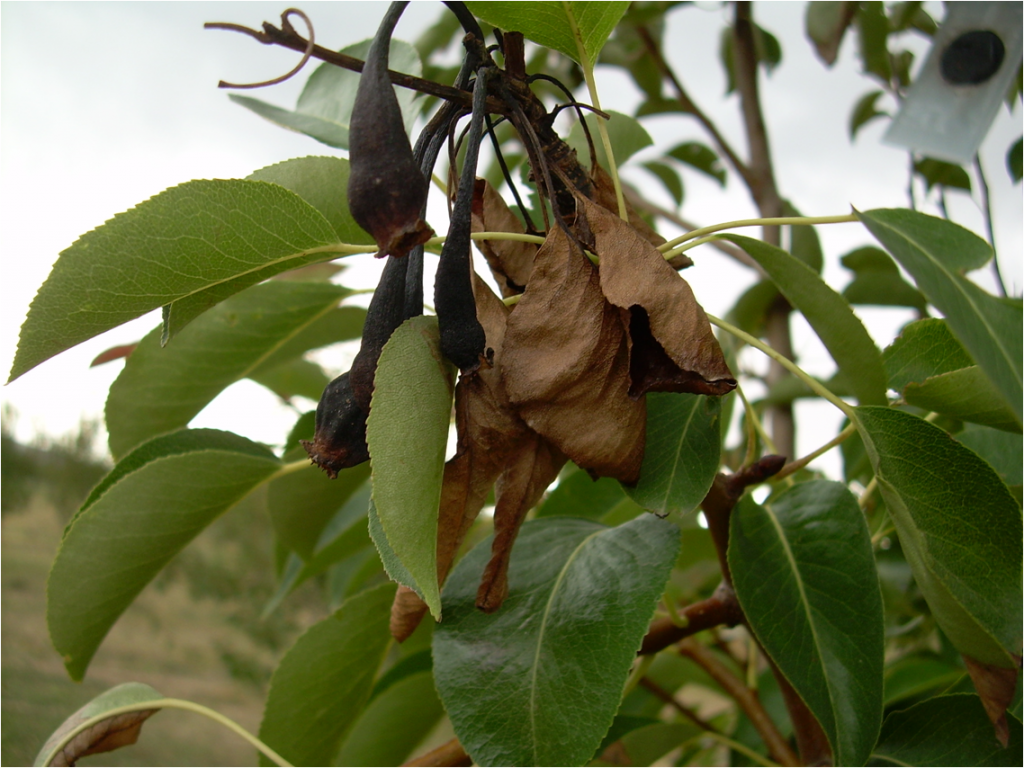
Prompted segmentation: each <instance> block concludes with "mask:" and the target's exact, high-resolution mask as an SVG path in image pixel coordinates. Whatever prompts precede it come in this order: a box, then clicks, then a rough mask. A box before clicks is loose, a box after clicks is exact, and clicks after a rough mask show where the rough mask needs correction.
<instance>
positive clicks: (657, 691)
mask: <svg viewBox="0 0 1024 768" xmlns="http://www.w3.org/2000/svg"><path fill="white" fill-rule="evenodd" d="M640 685H642V686H643V687H644V688H646V689H647V690H648V691H650V692H651V693H653V694H654V695H655V696H656V697H657V698H659V699H661V700H662V701H663V702H665V703H666V704H668V705H669V706H671V707H672V708H673V709H675V710H676V711H677V712H678V713H679V714H681V715H682V716H683V717H685V718H686V719H687V720H690V721H691V722H693V724H694V725H696V726H697V727H698V728H700V729H701V730H703V731H711V732H712V733H721V731H720V730H718V729H717V728H715V726H713V725H712V724H711V723H709V722H708V721H707V720H704V719H703V718H701V717H700V715H698V714H697V713H696V712H694V711H693V710H692V709H690V708H689V707H687V706H684V705H682V704H680V703H679V702H678V701H677V700H676V697H675V696H673V695H672V694H671V693H669V692H668V691H666V690H665V689H664V688H662V687H661V686H660V685H658V684H657V683H656V682H654V681H653V680H651V679H650V678H649V677H641V678H640Z"/></svg>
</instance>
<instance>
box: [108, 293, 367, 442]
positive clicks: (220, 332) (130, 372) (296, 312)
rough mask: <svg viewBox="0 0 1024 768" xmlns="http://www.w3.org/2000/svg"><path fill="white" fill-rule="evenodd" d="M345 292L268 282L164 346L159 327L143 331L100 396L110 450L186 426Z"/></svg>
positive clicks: (221, 306) (235, 298) (226, 303)
mask: <svg viewBox="0 0 1024 768" xmlns="http://www.w3.org/2000/svg"><path fill="white" fill-rule="evenodd" d="M347 293H348V291H347V290H346V289H344V288H341V287H339V286H336V285H331V284H330V283H291V282H280V281H270V282H267V283H264V284H263V285H255V286H253V287H252V288H249V289H248V290H246V291H243V292H242V293H239V294H237V295H235V296H232V297H231V298H230V299H228V300H226V301H224V302H222V303H221V304H219V305H218V306H216V307H214V308H213V309H212V310H210V311H209V312H207V313H205V314H204V315H203V316H202V317H200V318H197V319H196V321H195V322H193V323H191V324H189V326H188V327H187V328H185V329H183V330H182V332H181V333H180V334H179V335H178V336H177V337H176V338H175V339H174V341H173V343H171V344H169V345H167V346H166V347H162V346H161V345H160V337H161V329H160V328H157V329H155V330H154V331H152V332H150V333H149V334H148V335H147V336H146V338H144V339H143V340H142V341H141V342H140V343H139V345H138V347H136V349H135V351H134V352H133V353H132V355H131V356H130V357H129V358H128V360H127V362H126V363H125V366H124V369H123V370H122V371H121V373H120V375H119V376H118V377H117V379H116V380H115V381H114V383H113V384H112V385H111V387H110V393H109V394H108V396H107V404H106V412H105V415H106V424H107V431H108V433H109V435H110V439H109V442H110V451H111V453H112V454H113V455H114V456H115V457H120V456H124V455H125V453H127V451H129V450H130V449H131V448H134V447H135V446H136V445H139V444H140V443H142V442H144V441H146V440H148V439H150V438H151V437H154V436H156V435H159V434H163V433H165V432H170V431H172V430H175V429H180V428H181V427H184V426H186V425H187V424H188V423H189V422H190V421H191V420H192V418H193V417H194V416H195V415H196V414H198V413H199V412H200V411H201V410H202V409H203V408H205V407H206V405H207V404H208V403H210V401H212V400H213V399H214V398H215V397H216V396H217V395H218V394H220V393H221V392H222V391H223V390H224V389H225V388H227V387H228V385H230V384H233V383H234V382H236V381H238V380H239V379H243V378H245V377H246V376H248V375H249V374H250V373H252V372H253V371H255V370H256V369H257V368H259V367H260V365H261V364H262V363H263V362H264V361H265V360H266V359H267V358H268V357H270V356H271V355H273V354H274V353H275V352H276V351H277V350H278V349H280V348H281V347H282V346H283V345H285V344H286V343H287V342H288V341H289V340H290V339H291V338H293V337H295V336H296V335H297V334H299V333H300V332H301V331H302V330H304V329H305V328H307V327H309V326H310V325H311V324H313V323H315V322H316V321H317V320H318V319H319V318H321V317H323V316H324V315H325V314H326V313H328V312H330V311H331V309H332V308H333V307H334V306H335V305H337V303H338V302H339V301H340V300H341V299H342V298H344V296H345V295H346V294H347Z"/></svg>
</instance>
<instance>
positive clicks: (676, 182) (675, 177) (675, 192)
mask: <svg viewBox="0 0 1024 768" xmlns="http://www.w3.org/2000/svg"><path fill="white" fill-rule="evenodd" d="M643 166H644V168H646V169H647V170H648V171H650V172H651V173H652V174H654V175H655V176H656V177H657V178H658V181H660V182H661V183H662V185H663V186H664V187H665V189H667V190H668V193H669V194H670V195H672V199H673V200H674V201H675V203H676V205H677V206H678V205H682V202H683V180H682V179H681V178H680V177H679V174H678V173H677V172H676V169H675V168H673V167H672V166H670V165H666V164H665V163H659V162H657V161H656V160H652V161H651V162H649V163H644V164H643Z"/></svg>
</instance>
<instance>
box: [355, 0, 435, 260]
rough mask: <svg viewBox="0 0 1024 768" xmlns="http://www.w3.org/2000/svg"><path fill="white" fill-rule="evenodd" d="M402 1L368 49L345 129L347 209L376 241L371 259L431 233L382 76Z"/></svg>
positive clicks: (420, 178) (397, 111)
mask: <svg viewBox="0 0 1024 768" xmlns="http://www.w3.org/2000/svg"><path fill="white" fill-rule="evenodd" d="M405 5H406V4H405V3H394V4H392V6H391V8H390V9H389V11H388V13H387V15H385V17H384V20H383V21H382V22H381V25H380V28H379V29H378V30H377V35H376V36H375V37H374V39H373V43H372V44H371V45H370V50H369V52H368V53H367V56H366V65H365V66H364V67H363V72H362V75H361V76H360V78H359V88H358V89H357V90H356V98H355V102H354V105H353V107H352V121H351V123H350V125H349V162H350V170H349V179H348V205H349V210H350V211H351V212H352V218H354V219H355V221H356V223H357V224H359V226H360V227H362V228H363V229H365V230H366V231H367V232H369V233H370V234H371V235H372V236H373V239H374V240H375V241H376V243H377V248H378V249H379V251H378V253H377V255H378V256H385V255H388V254H390V255H392V256H405V255H406V254H407V253H408V252H409V251H411V250H412V249H413V248H415V247H416V246H417V245H422V244H423V243H425V242H426V241H427V240H429V239H430V238H431V237H433V235H434V231H433V230H432V229H431V228H430V226H429V225H428V224H427V223H426V222H425V221H423V219H422V218H421V214H422V212H423V206H424V205H425V204H426V202H427V191H428V185H427V179H426V178H425V177H424V175H423V173H422V172H421V171H420V168H419V165H418V164H417V163H416V160H415V159H414V157H413V152H412V147H411V146H410V144H409V136H408V134H406V132H405V125H404V123H403V122H402V110H401V108H400V107H399V106H398V99H397V98H396V97H395V91H394V88H393V86H392V85H391V80H390V78H389V77H388V52H389V50H390V46H391V33H392V32H393V31H394V28H395V24H396V23H397V22H398V17H399V16H400V15H401V12H402V10H404V7H405Z"/></svg>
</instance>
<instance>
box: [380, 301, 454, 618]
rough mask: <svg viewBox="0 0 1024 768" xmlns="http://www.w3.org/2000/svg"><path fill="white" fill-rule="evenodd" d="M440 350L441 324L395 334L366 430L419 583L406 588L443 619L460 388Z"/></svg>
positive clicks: (402, 556)
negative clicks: (445, 520)
mask: <svg viewBox="0 0 1024 768" xmlns="http://www.w3.org/2000/svg"><path fill="white" fill-rule="evenodd" d="M439 343H440V342H439V337H438V331H437V319H436V318H434V317H426V316H420V317H414V318H412V319H411V320H408V321H407V322H406V323H404V324H403V325H402V326H401V327H399V328H398V330H396V331H395V332H394V334H392V336H391V339H390V340H389V341H388V343H387V344H386V345H385V346H384V351H383V352H382V353H381V356H380V362H379V363H378V366H377V373H376V377H375V379H374V383H375V386H374V393H373V401H372V405H371V410H370V417H369V419H368V421H367V425H366V439H367V444H368V445H369V447H370V456H371V460H372V466H373V502H374V506H375V507H376V510H377V514H378V515H379V517H380V522H381V525H382V526H383V529H384V532H385V534H386V536H387V540H388V542H389V543H390V545H391V548H392V549H393V550H394V552H395V554H396V555H397V557H398V559H399V560H400V561H401V562H402V564H403V565H404V566H405V568H406V569H407V570H408V572H409V575H411V577H412V578H413V579H414V581H413V583H411V584H406V586H408V587H413V588H415V589H416V591H417V592H419V593H420V594H421V596H422V597H423V599H424V601H425V602H426V603H427V605H428V606H429V607H430V610H431V613H432V614H433V615H434V617H435V618H438V619H440V617H441V599H440V588H439V586H438V583H437V546H436V542H437V510H438V506H439V503H440V499H441V479H442V475H443V473H444V452H445V447H446V445H447V442H448V424H449V422H450V420H451V403H452V395H453V389H454V382H453V373H452V368H451V365H450V364H449V363H448V362H447V361H445V360H444V358H443V357H442V355H441V350H440V347H439ZM382 555H383V553H382Z"/></svg>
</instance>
